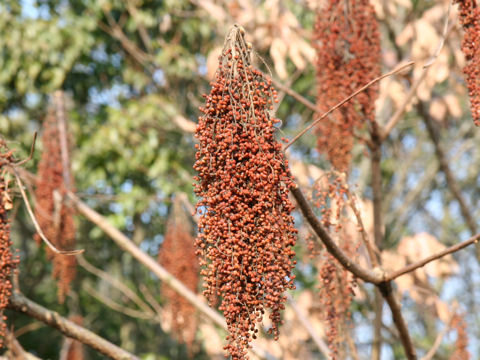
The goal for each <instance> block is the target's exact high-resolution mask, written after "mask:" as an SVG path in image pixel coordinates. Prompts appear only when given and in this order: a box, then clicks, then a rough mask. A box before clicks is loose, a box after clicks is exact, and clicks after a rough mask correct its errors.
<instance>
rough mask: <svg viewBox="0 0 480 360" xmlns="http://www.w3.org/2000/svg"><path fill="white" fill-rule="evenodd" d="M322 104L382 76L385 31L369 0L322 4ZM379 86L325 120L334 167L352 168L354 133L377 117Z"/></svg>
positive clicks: (318, 38)
mask: <svg viewBox="0 0 480 360" xmlns="http://www.w3.org/2000/svg"><path fill="white" fill-rule="evenodd" d="M313 36H314V43H313V45H314V47H315V49H316V51H317V62H316V68H317V84H318V85H317V86H318V97H317V106H318V108H319V110H320V113H324V112H326V111H327V110H329V109H330V108H332V107H333V106H334V105H335V104H337V103H338V102H340V101H341V100H343V99H344V98H346V97H347V96H348V95H350V94H351V93H353V92H354V91H355V90H357V89H358V88H360V87H361V86H363V85H365V84H367V83H368V82H369V81H371V80H373V79H374V78H376V77H378V76H379V75H380V58H381V57H380V35H379V32H378V24H377V20H376V18H375V11H374V9H373V7H372V6H371V5H370V3H369V0H351V1H344V0H329V1H327V4H326V5H325V6H324V7H322V8H319V9H318V11H317V18H316V22H315V29H314V34H313ZM377 96H378V87H377V86H375V85H374V86H371V87H369V88H368V89H367V90H365V91H363V92H362V93H360V94H359V95H357V96H356V97H355V98H353V99H352V100H350V101H349V102H347V103H346V104H344V105H343V106H342V107H341V108H340V109H338V110H336V111H335V112H333V113H332V114H331V115H330V116H328V117H327V118H325V119H324V120H322V121H321V122H320V123H319V125H318V128H317V133H318V148H319V151H320V152H321V153H324V154H326V156H327V158H328V159H329V161H330V162H331V163H332V165H333V167H334V168H335V169H336V170H339V171H347V170H348V168H349V165H350V162H351V150H352V147H353V143H354V131H355V130H356V129H359V128H360V127H362V126H363V125H364V124H365V123H366V122H368V121H372V120H373V119H374V116H375V105H374V103H375V99H376V98H377Z"/></svg>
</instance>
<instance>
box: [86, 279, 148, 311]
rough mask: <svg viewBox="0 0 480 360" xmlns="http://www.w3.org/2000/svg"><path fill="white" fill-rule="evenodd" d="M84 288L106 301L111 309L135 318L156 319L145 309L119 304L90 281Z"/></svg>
mask: <svg viewBox="0 0 480 360" xmlns="http://www.w3.org/2000/svg"><path fill="white" fill-rule="evenodd" d="M83 289H84V290H85V291H86V292H87V293H88V294H90V295H91V296H93V297H94V298H95V299H97V300H98V301H100V302H102V303H104V304H105V305H107V306H108V307H109V308H110V309H113V310H115V311H117V312H119V313H122V314H125V315H127V316H130V317H132V318H134V319H142V320H155V317H154V316H152V314H151V313H147V312H144V311H138V310H135V309H131V308H129V307H126V306H124V305H121V304H118V303H116V302H115V301H113V300H112V299H111V298H109V297H108V296H104V295H102V294H100V293H99V292H98V291H96V290H95V289H94V288H93V287H92V286H90V285H89V284H88V283H85V284H84V285H83Z"/></svg>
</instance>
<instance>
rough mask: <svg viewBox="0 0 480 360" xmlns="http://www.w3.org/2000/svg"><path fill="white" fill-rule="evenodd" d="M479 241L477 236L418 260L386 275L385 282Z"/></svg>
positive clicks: (479, 238) (479, 237) (478, 235)
mask: <svg viewBox="0 0 480 360" xmlns="http://www.w3.org/2000/svg"><path fill="white" fill-rule="evenodd" d="M479 241H480V234H477V235H475V236H472V237H471V238H470V239H468V240H465V241H462V242H461V243H458V244H456V245H453V246H450V247H448V248H446V249H445V250H442V251H439V252H437V253H436V254H433V255H430V256H428V257H426V258H425V259H423V260H419V261H417V262H414V263H413V264H410V265H407V266H405V267H403V268H401V269H399V270H396V271H393V272H391V273H388V274H386V275H385V281H391V280H393V279H396V278H397V277H399V276H402V275H405V274H408V273H410V272H412V271H414V270H416V269H418V268H421V267H423V266H425V265H427V264H428V263H430V262H432V261H435V260H437V259H440V258H442V257H444V256H446V255H449V254H453V253H455V252H457V251H459V250H461V249H463V248H465V247H467V246H469V245H471V244H476V243H478V242H479Z"/></svg>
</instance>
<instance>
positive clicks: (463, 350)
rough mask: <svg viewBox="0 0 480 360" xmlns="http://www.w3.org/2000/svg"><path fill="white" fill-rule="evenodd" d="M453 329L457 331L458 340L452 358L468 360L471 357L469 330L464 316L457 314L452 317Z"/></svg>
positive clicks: (453, 359)
mask: <svg viewBox="0 0 480 360" xmlns="http://www.w3.org/2000/svg"><path fill="white" fill-rule="evenodd" d="M452 329H454V330H456V332H457V340H456V341H455V350H454V351H453V353H452V355H451V356H450V360H468V359H470V358H471V356H470V352H469V351H468V349H467V347H468V332H467V323H466V322H465V319H464V317H463V316H461V315H459V314H455V315H454V316H453V319H452Z"/></svg>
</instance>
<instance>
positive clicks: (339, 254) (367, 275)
mask: <svg viewBox="0 0 480 360" xmlns="http://www.w3.org/2000/svg"><path fill="white" fill-rule="evenodd" d="M290 191H291V193H292V195H293V197H294V198H295V200H296V201H297V204H298V206H299V208H300V211H301V212H302V214H303V216H304V217H305V219H306V220H307V222H308V223H309V224H310V226H311V227H312V229H313V231H314V232H315V234H316V235H317V236H318V238H319V239H320V240H321V241H322V243H323V244H324V245H325V247H326V248H327V250H328V252H329V253H330V254H332V255H333V256H334V257H335V258H336V259H337V260H338V262H340V264H342V266H343V267H344V268H345V269H347V270H348V271H350V272H351V273H352V274H353V275H355V276H356V277H357V278H359V279H362V280H364V281H366V282H370V283H372V284H375V285H376V286H377V287H378V288H379V290H380V292H381V293H382V296H383V297H384V298H385V300H387V303H388V306H389V307H390V309H391V311H392V315H393V322H394V324H395V326H396V327H397V330H398V332H399V334H400V338H401V340H402V345H403V347H404V349H405V353H406V354H407V358H408V359H409V360H410V359H412V360H414V359H416V355H415V349H414V348H413V344H412V342H411V340H410V335H409V333H408V329H407V327H406V325H405V321H404V320H403V317H402V313H401V311H400V306H399V305H398V303H397V302H396V300H395V298H394V297H393V294H392V285H391V283H390V282H385V281H384V274H383V273H382V272H380V273H378V272H373V271H370V270H366V269H364V268H362V267H360V266H359V265H357V264H356V263H354V262H353V261H352V260H351V259H350V258H349V257H348V256H347V255H345V253H344V252H343V251H342V250H341V249H340V248H339V247H338V246H337V244H335V242H334V241H333V239H332V238H331V237H330V235H329V234H328V233H327V232H326V231H325V229H324V228H323V226H322V225H321V224H320V222H319V221H318V219H317V217H316V216H315V214H314V213H313V211H312V209H311V207H310V205H309V204H308V202H307V200H306V199H305V196H304V195H303V193H302V191H301V190H300V188H299V187H298V186H297V187H293V188H291V189H290ZM412 354H413V355H412Z"/></svg>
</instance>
